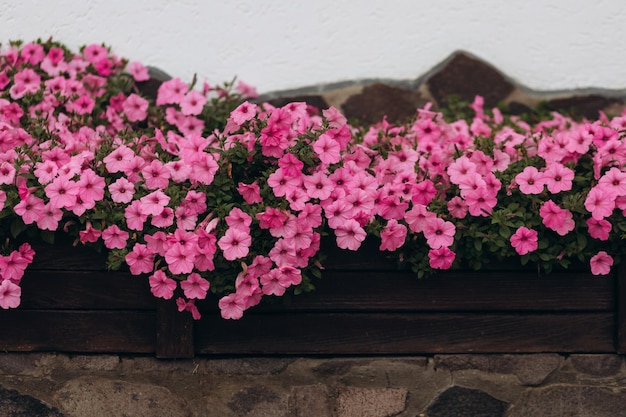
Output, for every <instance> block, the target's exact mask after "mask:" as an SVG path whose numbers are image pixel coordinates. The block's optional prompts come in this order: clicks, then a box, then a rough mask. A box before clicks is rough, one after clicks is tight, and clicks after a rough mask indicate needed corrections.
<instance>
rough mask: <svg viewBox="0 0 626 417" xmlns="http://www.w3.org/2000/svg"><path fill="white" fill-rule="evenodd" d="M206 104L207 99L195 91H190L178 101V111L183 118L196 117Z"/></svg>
mask: <svg viewBox="0 0 626 417" xmlns="http://www.w3.org/2000/svg"><path fill="white" fill-rule="evenodd" d="M206 102H207V98H206V97H205V96H203V95H202V94H201V93H199V92H198V91H196V90H191V91H189V92H187V94H185V96H184V97H183V99H182V100H181V101H180V111H181V113H182V114H184V115H185V116H190V115H193V116H196V115H198V114H200V113H202V109H203V108H204V105H205V104H206Z"/></svg>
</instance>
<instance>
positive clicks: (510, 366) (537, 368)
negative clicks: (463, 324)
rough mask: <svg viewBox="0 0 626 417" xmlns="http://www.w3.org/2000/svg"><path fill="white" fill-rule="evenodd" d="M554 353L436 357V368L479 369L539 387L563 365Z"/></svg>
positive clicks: (560, 358)
mask: <svg viewBox="0 0 626 417" xmlns="http://www.w3.org/2000/svg"><path fill="white" fill-rule="evenodd" d="M563 360H564V359H563V357H561V356H560V355H557V354H552V353H539V354H520V355H512V354H504V355H436V356H435V367H436V368H444V369H448V370H450V371H458V370H464V369H477V370H480V371H484V372H495V373H502V374H513V375H515V376H516V377H517V379H518V380H519V381H520V383H521V384H523V385H531V386H532V385H539V384H541V383H542V382H543V381H545V379H546V378H547V377H548V375H550V374H551V373H552V372H554V371H555V370H556V369H557V368H559V366H561V364H562V363H563Z"/></svg>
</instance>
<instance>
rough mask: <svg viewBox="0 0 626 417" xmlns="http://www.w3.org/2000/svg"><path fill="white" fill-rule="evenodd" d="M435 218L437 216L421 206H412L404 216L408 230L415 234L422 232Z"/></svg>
mask: <svg viewBox="0 0 626 417" xmlns="http://www.w3.org/2000/svg"><path fill="white" fill-rule="evenodd" d="M436 217H437V215H436V214H435V213H432V212H429V211H428V209H427V208H426V206H424V205H423V204H414V205H413V208H411V210H409V211H407V212H406V214H405V215H404V219H405V220H406V222H407V224H408V225H409V229H411V231H413V232H415V233H420V232H423V231H424V228H425V227H426V225H427V224H428V223H429V222H430V221H432V220H434V219H435V218H436Z"/></svg>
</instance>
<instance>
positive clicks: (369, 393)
mask: <svg viewBox="0 0 626 417" xmlns="http://www.w3.org/2000/svg"><path fill="white" fill-rule="evenodd" d="M407 394H408V392H407V390H406V389H399V388H355V387H347V388H342V389H340V390H339V395H338V396H337V417H391V416H395V415H396V414H398V413H401V412H402V411H404V409H405V408H406V399H407Z"/></svg>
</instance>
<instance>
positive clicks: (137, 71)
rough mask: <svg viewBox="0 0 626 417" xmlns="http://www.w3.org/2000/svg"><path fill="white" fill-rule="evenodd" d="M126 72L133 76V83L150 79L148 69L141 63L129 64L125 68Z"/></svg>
mask: <svg viewBox="0 0 626 417" xmlns="http://www.w3.org/2000/svg"><path fill="white" fill-rule="evenodd" d="M126 69H127V70H128V72H130V74H131V75H132V76H133V79H134V80H135V81H138V82H141V81H148V80H149V79H150V74H148V68H146V67H145V66H144V65H143V64H142V63H141V62H137V61H134V62H131V63H129V64H128V66H127V67H126Z"/></svg>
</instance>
